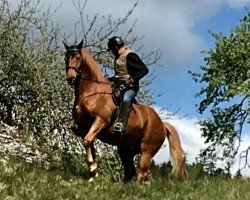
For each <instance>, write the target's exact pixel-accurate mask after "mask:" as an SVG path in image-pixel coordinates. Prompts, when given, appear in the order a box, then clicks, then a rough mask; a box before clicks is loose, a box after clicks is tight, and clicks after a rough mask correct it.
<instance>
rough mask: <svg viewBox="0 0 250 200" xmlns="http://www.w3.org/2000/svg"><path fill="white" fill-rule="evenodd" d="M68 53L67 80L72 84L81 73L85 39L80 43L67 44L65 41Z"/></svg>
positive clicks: (66, 58)
mask: <svg viewBox="0 0 250 200" xmlns="http://www.w3.org/2000/svg"><path fill="white" fill-rule="evenodd" d="M63 44H64V46H65V49H66V53H65V64H66V75H67V81H68V83H69V84H70V85H74V84H75V83H76V81H77V79H78V78H79V76H80V74H81V70H82V69H81V66H82V62H83V57H82V53H81V49H82V46H83V41H81V42H80V43H79V44H78V45H71V46H69V45H67V44H66V43H65V42H63Z"/></svg>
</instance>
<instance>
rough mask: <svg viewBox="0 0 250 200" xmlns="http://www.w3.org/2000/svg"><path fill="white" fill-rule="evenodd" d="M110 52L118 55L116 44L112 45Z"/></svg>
mask: <svg viewBox="0 0 250 200" xmlns="http://www.w3.org/2000/svg"><path fill="white" fill-rule="evenodd" d="M111 52H112V54H113V55H114V56H115V57H117V56H118V47H117V46H114V47H113V48H112V49H111Z"/></svg>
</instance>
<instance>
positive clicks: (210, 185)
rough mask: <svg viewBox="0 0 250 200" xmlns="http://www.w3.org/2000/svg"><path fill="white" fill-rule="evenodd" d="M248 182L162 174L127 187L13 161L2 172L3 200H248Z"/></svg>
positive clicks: (0, 189)
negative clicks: (88, 179) (89, 180)
mask: <svg viewBox="0 0 250 200" xmlns="http://www.w3.org/2000/svg"><path fill="white" fill-rule="evenodd" d="M249 188H250V181H249V179H244V178H237V179H230V178H225V177H223V176H218V177H216V176H196V175H194V174H192V176H191V177H188V178H187V179H185V180H182V181H180V180H173V179H170V178H168V176H166V175H164V174H162V173H160V172H159V171H158V172H156V173H155V174H154V173H153V174H151V177H150V181H149V182H148V183H146V184H142V185H140V184H137V183H136V182H135V181H133V182H131V183H128V184H124V183H122V182H115V181H112V180H111V179H110V178H109V177H108V176H104V175H103V176H99V177H98V178H97V179H96V180H95V181H94V182H91V183H89V182H88V181H87V180H86V179H85V178H82V177H80V176H77V175H73V174H72V173H69V172H65V171H62V170H45V169H42V168H39V167H37V166H36V165H34V164H27V163H22V162H17V161H11V162H10V163H9V164H8V166H6V167H5V168H1V170H0V200H2V199H3V200H5V199H6V200H7V199H15V200H16V199H17V200H19V199H25V200H26V199H27V200H33V199H35V200H40V199H41V200H47V199H48V200H50V199H51V200H52V199H57V200H58V199H60V200H62V199H70V200H73V199H81V200H85V199H86V200H92V199H98V200H101V199H111V200H112V199H115V200H121V199H122V200H123V199H124V200H132V199H134V200H138V199H141V200H142V199H154V200H158V199H159V200H168V199H169V200H177V199H178V200H182V199H183V200H188V199H190V200H191V199H192V200H196V199H197V200H200V199H202V200H208V199H209V200H210V199H212V200H217V199H218V200H223V199H225V200H230V199H235V200H236V199H239V200H244V199H245V200H249V199H250V190H249Z"/></svg>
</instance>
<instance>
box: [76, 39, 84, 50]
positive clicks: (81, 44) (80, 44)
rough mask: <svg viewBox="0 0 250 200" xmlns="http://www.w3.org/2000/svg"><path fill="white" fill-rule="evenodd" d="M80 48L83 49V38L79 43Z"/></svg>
mask: <svg viewBox="0 0 250 200" xmlns="http://www.w3.org/2000/svg"><path fill="white" fill-rule="evenodd" d="M77 47H78V49H81V48H82V47H83V40H82V41H81V42H80V43H79V44H78V45H77Z"/></svg>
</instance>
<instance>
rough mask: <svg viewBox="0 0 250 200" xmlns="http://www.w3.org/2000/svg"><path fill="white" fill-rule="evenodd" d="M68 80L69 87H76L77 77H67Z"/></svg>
mask: <svg viewBox="0 0 250 200" xmlns="http://www.w3.org/2000/svg"><path fill="white" fill-rule="evenodd" d="M66 80H67V82H68V84H69V85H75V83H76V77H67V78H66Z"/></svg>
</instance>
